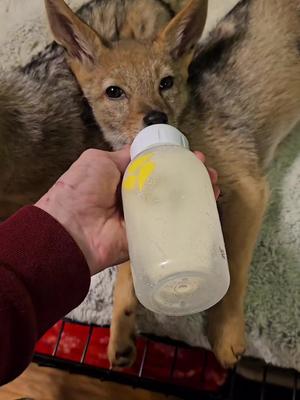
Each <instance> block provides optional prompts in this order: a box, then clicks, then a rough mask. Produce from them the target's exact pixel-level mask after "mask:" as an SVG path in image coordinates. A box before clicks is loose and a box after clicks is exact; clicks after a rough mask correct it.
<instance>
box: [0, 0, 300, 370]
mask: <svg viewBox="0 0 300 400" xmlns="http://www.w3.org/2000/svg"><path fill="white" fill-rule="evenodd" d="M68 3H69V4H71V6H72V7H77V6H80V5H82V4H83V3H85V1H84V0H72V1H68ZM235 3H237V0H211V1H210V11H209V23H208V26H207V29H206V31H208V30H209V29H211V28H212V27H213V26H214V24H215V22H216V20H217V19H219V18H220V17H221V16H222V15H224V13H225V12H226V11H228V10H229V9H230V8H231V7H232V6H233V5H234V4H235ZM46 27H47V24H46V20H45V14H44V11H43V1H42V0H1V8H0V60H1V67H3V68H11V67H14V66H17V65H20V64H22V65H24V64H25V63H26V62H27V61H29V59H30V58H31V56H32V55H34V54H36V53H37V52H38V51H40V50H42V49H43V47H44V46H45V45H46V44H47V43H48V42H49V41H50V36H49V34H48V30H47V28H46ZM298 130H299V129H298ZM299 153H300V135H298V134H297V132H295V133H294V134H293V135H292V136H291V137H290V138H289V139H288V140H287V141H286V143H285V144H284V145H283V146H282V148H281V151H280V155H279V156H278V158H277V160H276V162H275V163H274V166H273V168H272V170H271V172H270V181H271V183H272V199H271V207H270V209H269V212H268V215H267V217H266V220H265V224H264V228H263V232H262V235H261V240H260V242H259V243H258V246H257V251H256V254H255V257H254V261H253V266H252V270H251V276H250V287H249V293H248V298H247V332H248V342H249V346H248V353H247V354H249V355H253V356H257V357H260V358H262V359H265V360H266V361H268V362H272V363H273V364H275V365H279V366H282V367H289V368H296V369H298V370H300V347H299V346H300V268H299V267H300V250H299V249H300V155H299ZM113 281H114V272H113V271H112V270H110V271H105V272H103V273H102V274H99V275H98V276H96V277H94V279H93V281H92V285H91V290H90V293H89V294H88V296H87V298H86V300H85V301H84V303H83V304H82V305H81V306H80V307H79V308H77V309H76V310H75V311H74V312H73V313H71V316H72V317H73V318H75V319H76V320H80V321H83V322H93V323H98V324H109V323H110V316H111V310H112V287H113ZM139 328H140V329H141V330H142V331H144V332H151V333H155V334H157V335H161V336H169V337H171V338H174V339H179V340H183V341H185V342H187V343H190V344H192V345H197V346H198V345H200V346H205V347H207V346H208V343H207V340H206V338H205V335H204V334H203V315H195V316H189V317H182V318H166V317H162V316H158V315H154V314H152V313H150V312H148V311H146V310H144V309H142V308H141V309H140V316H139Z"/></svg>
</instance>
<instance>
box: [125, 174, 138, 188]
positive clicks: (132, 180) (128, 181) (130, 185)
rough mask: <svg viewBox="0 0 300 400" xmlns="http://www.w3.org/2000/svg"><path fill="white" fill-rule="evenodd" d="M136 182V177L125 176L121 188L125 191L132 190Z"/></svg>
mask: <svg viewBox="0 0 300 400" xmlns="http://www.w3.org/2000/svg"><path fill="white" fill-rule="evenodd" d="M136 180H137V178H136V176H127V178H126V179H125V180H124V182H123V187H124V188H125V189H126V190H133V189H134V188H135V184H136Z"/></svg>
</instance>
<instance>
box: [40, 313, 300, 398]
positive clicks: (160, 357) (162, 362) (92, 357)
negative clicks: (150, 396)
mask: <svg viewBox="0 0 300 400" xmlns="http://www.w3.org/2000/svg"><path fill="white" fill-rule="evenodd" d="M108 340H109V328H108V327H99V326H94V325H85V324H79V323H74V322H71V321H69V320H62V321H59V322H58V323H57V324H56V325H54V326H53V327H52V328H51V329H50V330H49V331H48V332H47V333H46V334H45V335H44V336H43V337H42V338H41V340H40V341H39V342H38V344H37V346H36V349H35V356H34V361H35V362H37V363H38V364H40V365H42V366H50V367H55V368H61V369H64V370H68V371H69V372H71V373H80V374H83V375H88V376H91V377H95V378H99V379H101V380H109V381H115V382H119V383H123V384H126V385H131V386H133V387H141V388H145V389H148V390H151V391H157V392H161V393H166V394H170V395H171V394H173V395H176V396H178V397H181V398H183V399H187V400H188V399H191V400H198V399H201V400H248V399H249V400H300V390H299V389H300V385H299V378H300V376H299V373H297V372H296V371H282V370H279V369H274V368H273V367H272V366H270V365H267V364H264V363H262V362H260V364H259V368H258V366H257V365H256V368H255V369H254V370H255V372H256V373H253V368H252V367H253V366H251V365H252V364H253V363H254V364H255V360H254V361H252V364H251V362H250V364H249V360H248V363H247V361H246V364H245V362H244V365H243V362H242V363H241V364H240V365H239V366H238V367H237V368H236V369H235V370H234V371H231V372H228V371H226V370H224V369H223V368H222V367H221V366H220V365H219V364H218V362H217V361H216V359H215V357H214V356H213V354H212V353H211V352H209V351H207V350H204V349H200V348H192V347H189V346H187V345H185V344H183V343H180V342H175V341H171V340H169V339H168V340H165V339H161V338H154V337H145V336H139V337H138V339H137V359H136V362H135V364H134V365H133V367H131V368H127V369H124V370H122V371H114V370H111V369H110V368H109V362H108V359H107V356H106V352H107V345H108ZM256 363H257V362H256ZM249 365H250V366H249ZM251 368H252V372H251ZM249 371H250V372H249ZM274 371H276V373H274ZM281 373H282V374H281ZM276 374H277V375H276ZM247 375H248V376H247ZM249 375H250V376H249ZM276 376H277V378H276ZM278 376H279V377H281V378H282V377H284V378H282V379H279V378H278Z"/></svg>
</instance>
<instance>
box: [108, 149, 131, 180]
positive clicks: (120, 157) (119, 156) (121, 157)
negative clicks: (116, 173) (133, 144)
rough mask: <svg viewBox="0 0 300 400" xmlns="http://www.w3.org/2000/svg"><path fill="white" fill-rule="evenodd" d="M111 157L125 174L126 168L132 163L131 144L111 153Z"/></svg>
mask: <svg viewBox="0 0 300 400" xmlns="http://www.w3.org/2000/svg"><path fill="white" fill-rule="evenodd" d="M109 157H110V158H111V160H113V161H114V162H115V163H116V165H117V167H118V169H119V170H120V172H121V173H122V174H124V172H125V169H126V168H127V166H128V164H129V163H130V146H129V145H126V146H125V147H123V149H122V150H118V151H114V152H111V153H109Z"/></svg>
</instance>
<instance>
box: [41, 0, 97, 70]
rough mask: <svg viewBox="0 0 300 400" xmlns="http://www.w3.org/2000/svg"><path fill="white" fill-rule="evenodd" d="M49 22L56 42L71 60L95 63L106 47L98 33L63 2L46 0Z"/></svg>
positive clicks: (61, 0)
mask: <svg viewBox="0 0 300 400" xmlns="http://www.w3.org/2000/svg"><path fill="white" fill-rule="evenodd" d="M45 5H46V10H47V15H48V20H49V24H50V28H51V31H52V33H53V35H54V38H55V41H56V42H57V43H59V44H61V45H62V46H63V47H64V48H65V49H66V50H67V53H68V55H69V57H70V58H71V60H74V59H75V60H77V61H79V62H81V63H86V62H89V63H94V62H95V60H96V57H97V56H98V54H99V50H100V51H101V49H103V48H104V47H105V46H104V44H103V43H102V41H101V39H100V37H99V36H98V35H97V34H96V32H95V31H94V30H93V29H92V28H90V27H89V26H88V25H87V24H85V23H84V22H83V21H82V20H81V19H80V18H79V17H78V16H77V15H76V14H75V13H74V12H73V11H72V10H71V9H70V8H69V7H68V6H67V5H66V3H65V2H64V1H63V0H45Z"/></svg>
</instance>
